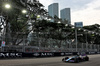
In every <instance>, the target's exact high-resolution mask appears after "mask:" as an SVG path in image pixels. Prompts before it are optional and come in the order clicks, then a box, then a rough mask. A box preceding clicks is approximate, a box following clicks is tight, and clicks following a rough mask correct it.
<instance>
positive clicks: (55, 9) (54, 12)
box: [48, 3, 59, 21]
mask: <svg viewBox="0 0 100 66" xmlns="http://www.w3.org/2000/svg"><path fill="white" fill-rule="evenodd" d="M48 12H49V15H50V16H51V17H53V18H54V16H57V17H59V6H58V3H53V4H51V5H49V6H48ZM52 21H53V20H52Z"/></svg>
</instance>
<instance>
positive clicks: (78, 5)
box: [39, 0, 100, 25]
mask: <svg viewBox="0 0 100 66" xmlns="http://www.w3.org/2000/svg"><path fill="white" fill-rule="evenodd" d="M39 1H40V2H41V3H42V4H43V5H44V6H45V9H48V6H49V5H50V4H52V3H59V12H60V10H61V9H64V8H70V9H71V24H74V22H81V21H82V22H83V25H93V24H100V13H99V12H100V4H99V2H100V0H96V1H95V0H88V1H87V0H70V1H69V0H61V1H58V0H48V1H46V0H39ZM45 1H46V3H45Z"/></svg>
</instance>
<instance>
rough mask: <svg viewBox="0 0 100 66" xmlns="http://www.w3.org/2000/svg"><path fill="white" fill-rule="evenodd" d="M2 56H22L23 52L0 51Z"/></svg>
mask: <svg viewBox="0 0 100 66" xmlns="http://www.w3.org/2000/svg"><path fill="white" fill-rule="evenodd" d="M0 57H22V53H3V52H1V53H0Z"/></svg>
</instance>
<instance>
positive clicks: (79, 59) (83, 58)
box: [62, 55, 89, 63]
mask: <svg viewBox="0 0 100 66" xmlns="http://www.w3.org/2000/svg"><path fill="white" fill-rule="evenodd" d="M62 61H64V62H73V63H74V62H75V63H79V62H82V61H89V57H88V56H87V55H76V56H73V57H71V58H69V57H65V58H63V59H62Z"/></svg>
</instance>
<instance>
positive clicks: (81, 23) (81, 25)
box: [75, 22, 83, 28]
mask: <svg viewBox="0 0 100 66" xmlns="http://www.w3.org/2000/svg"><path fill="white" fill-rule="evenodd" d="M75 27H76V28H80V27H83V22H75Z"/></svg>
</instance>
